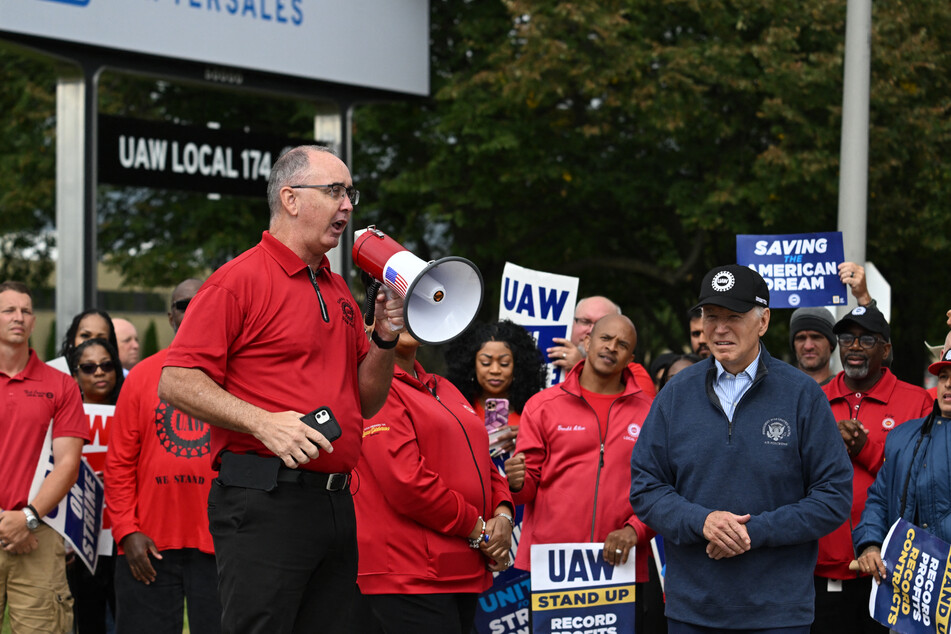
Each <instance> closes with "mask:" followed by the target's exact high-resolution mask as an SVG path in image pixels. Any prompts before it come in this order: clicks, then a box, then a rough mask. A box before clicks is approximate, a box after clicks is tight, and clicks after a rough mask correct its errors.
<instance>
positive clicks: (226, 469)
mask: <svg viewBox="0 0 951 634" xmlns="http://www.w3.org/2000/svg"><path fill="white" fill-rule="evenodd" d="M217 481H218V483H219V484H222V485H224V486H237V487H244V488H247V489H258V490H259V491H272V490H274V489H275V488H276V487H277V483H278V482H297V483H298V484H300V485H302V486H308V487H315V488H319V489H324V490H326V491H343V490H344V489H346V488H348V487H349V486H350V474H349V473H319V472H317V471H304V470H303V469H288V468H287V467H285V466H284V463H283V462H282V461H281V459H280V458H278V457H276V456H257V455H254V454H237V453H232V452H230V451H226V452H224V453H222V454H221V467H220V469H219V471H218V478H217Z"/></svg>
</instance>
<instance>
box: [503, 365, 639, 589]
mask: <svg viewBox="0 0 951 634" xmlns="http://www.w3.org/2000/svg"><path fill="white" fill-rule="evenodd" d="M584 364H585V361H581V362H580V363H578V364H577V365H576V366H575V367H574V368H573V369H572V370H571V372H569V373H568V376H567V377H566V378H565V381H564V382H563V383H561V384H559V385H555V386H553V387H550V388H548V389H547V390H542V391H541V392H539V393H538V394H536V395H535V396H533V397H532V398H530V399H529V400H528V403H526V404H525V408H524V409H523V410H522V425H521V427H520V428H519V433H518V439H517V440H516V444H515V451H516V453H524V454H525V484H524V485H523V486H522V489H521V490H520V491H518V492H517V493H515V494H514V495H513V499H514V500H515V503H516V504H524V505H525V514H524V516H523V519H522V535H521V539H520V540H519V543H518V553H517V554H516V556H515V566H516V567H517V568H521V569H523V570H530V569H531V548H532V544H557V543H563V542H601V543H604V540H605V538H607V536H608V533H610V532H611V531H615V530H618V529H619V528H623V527H624V526H625V525H630V526H632V527H633V528H634V530H635V531H636V532H637V547H636V548H635V559H636V567H637V580H638V581H647V564H648V561H649V560H650V553H651V548H650V540H651V538H652V537H653V536H654V535H655V533H654V531H652V530H651V529H650V528H648V527H647V525H646V524H644V523H643V522H641V521H640V520H639V519H637V517H636V516H635V515H634V514H633V512H632V511H631V505H630V502H628V498H629V497H630V493H631V452H632V451H633V450H634V443H635V442H637V437H638V436H639V435H640V432H641V426H642V425H643V424H644V419H645V418H646V417H647V412H648V411H649V410H650V406H651V399H650V398H649V397H648V396H647V395H646V394H644V392H643V391H642V390H641V388H640V387H639V386H638V385H637V381H636V380H635V379H634V376H633V375H632V374H631V371H630V370H629V369H628V368H625V369H624V373H623V375H622V377H623V379H624V391H623V392H621V393H620V394H618V396H617V399H616V400H615V401H614V404H613V405H611V410H610V412H609V414H608V420H607V421H599V420H598V417H597V415H596V414H595V411H594V409H592V407H591V406H590V405H588V403H587V402H586V401H585V400H584V398H583V397H582V394H581V379H580V377H581V369H582V368H583V367H584ZM602 446H603V458H604V460H603V464H602V462H601V457H602Z"/></svg>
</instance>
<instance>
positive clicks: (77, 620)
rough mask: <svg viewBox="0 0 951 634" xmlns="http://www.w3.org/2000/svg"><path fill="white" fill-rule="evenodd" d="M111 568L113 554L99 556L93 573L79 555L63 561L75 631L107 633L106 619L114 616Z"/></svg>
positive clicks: (113, 564) (114, 596) (81, 632)
mask: <svg viewBox="0 0 951 634" xmlns="http://www.w3.org/2000/svg"><path fill="white" fill-rule="evenodd" d="M113 552H115V551H113ZM114 570H115V557H112V556H107V555H100V556H99V563H97V564H96V573H95V574H92V573H90V572H89V570H88V569H87V568H86V566H85V565H84V564H83V562H82V561H80V559H79V557H76V556H74V557H72V559H71V560H70V561H69V563H67V564H66V581H67V582H69V591H70V592H72V593H73V599H74V603H73V622H74V625H75V629H76V633H77V634H106V631H107V629H108V622H109V621H111V620H112V619H113V616H114V615H115V607H116V593H115V588H114V586H113V571H114ZM107 613H108V615H107Z"/></svg>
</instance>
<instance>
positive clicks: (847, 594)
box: [812, 305, 934, 634]
mask: <svg viewBox="0 0 951 634" xmlns="http://www.w3.org/2000/svg"><path fill="white" fill-rule="evenodd" d="M832 331H833V333H835V335H836V337H837V340H838V343H839V358H840V359H841V360H842V367H843V368H844V369H843V371H842V372H839V373H838V374H837V375H836V376H835V378H834V379H833V380H832V381H831V382H830V383H828V384H826V385H825V386H824V387H823V388H822V389H823V391H825V393H826V396H827V397H828V398H829V403H830V405H831V407H832V413H833V414H834V415H835V419H836V420H837V421H838V426H839V432H840V434H841V438H842V440H843V441H844V444H845V447H846V449H847V450H848V452H849V458H851V460H852V467H853V469H854V476H853V478H852V512H851V517H850V520H849V521H848V522H846V523H844V524H843V525H842V526H840V527H838V529H837V530H835V531H834V532H833V533H831V534H829V535H827V536H825V537H823V538H822V539H820V540H819V561H818V564H817V565H816V579H815V583H816V623H815V625H814V626H813V629H812V631H813V632H815V633H821V632H829V633H833V632H834V633H835V634H841V633H843V632H845V633H847V632H884V631H886V628H883V627H882V626H881V625H879V624H878V623H876V622H875V621H874V620H872V618H871V617H870V616H869V615H868V596H869V592H870V590H871V584H869V581H868V579H867V578H861V577H860V576H858V575H856V574H855V573H853V572H850V571H849V563H851V561H852V560H853V559H855V557H856V553H855V551H854V550H853V547H852V529H853V528H854V527H855V526H857V525H858V523H859V520H860V519H861V517H862V510H863V509H864V508H865V499H866V496H867V493H868V488H869V486H871V484H872V482H873V481H874V480H875V474H877V473H878V470H879V469H880V468H881V466H882V460H883V458H884V455H885V438H886V436H887V435H888V433H889V431H890V430H892V429H894V428H895V426H896V425H899V424H900V423H903V422H905V421H906V420H910V419H913V418H919V417H921V416H926V415H927V414H928V412H930V411H931V407H932V404H933V403H934V400H933V399H932V398H931V397H930V396H929V395H928V393H927V392H926V391H925V390H924V389H922V388H920V387H918V386H915V385H911V384H910V383H905V382H904V381H899V380H898V379H897V378H896V377H895V375H894V374H892V372H891V371H890V370H889V369H888V368H886V367H884V365H883V364H884V361H885V358H886V357H887V356H888V354H889V352H891V347H892V346H891V343H890V338H891V329H890V328H889V326H888V322H887V321H886V320H885V316H884V315H883V314H882V312H881V311H880V310H878V308H877V307H876V306H874V305H870V306H859V307H857V308H855V309H854V310H852V311H851V312H850V313H848V314H847V315H846V316H845V317H843V318H842V319H840V320H839V321H838V322H837V323H836V324H835V326H834V327H833V329H832Z"/></svg>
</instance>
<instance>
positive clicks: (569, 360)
mask: <svg viewBox="0 0 951 634" xmlns="http://www.w3.org/2000/svg"><path fill="white" fill-rule="evenodd" d="M620 314H621V307H620V306H618V305H617V304H615V303H614V302H612V301H611V300H610V299H608V298H607V297H602V296H601V295H594V296H592V297H585V298H584V299H581V300H578V303H577V304H575V316H574V322H573V323H572V326H571V339H562V338H560V337H555V338H554V340H553V341H554V342H555V343H556V344H557V345H555V346H552V347H551V348H548V349H547V350H546V352H547V353H548V358H549V359H550V362H551V364H552V365H556V366H558V367H560V368H562V369H564V371H565V373H566V374H567V373H568V371H569V370H571V368H573V367H575V365H577V364H578V362H579V361H581V360H582V359H584V357H585V354H586V353H585V339H586V338H587V337H588V335H589V334H591V330H592V329H593V328H594V325H595V324H596V323H597V322H598V320H600V319H601V318H602V317H606V316H607V315H620ZM632 325H633V324H632ZM634 337H635V339H636V338H637V331H636V329H635V332H634ZM632 352H633V351H632ZM628 365H629V367H630V370H631V373H632V374H633V375H634V379H635V380H636V381H637V384H638V385H639V386H640V387H641V389H642V390H644V393H645V394H647V395H648V396H650V397H651V398H653V397H654V396H655V395H656V394H657V389H656V388H655V387H654V380H653V379H652V378H651V376H650V374H648V372H647V370H645V369H644V366H642V365H641V364H640V363H636V362H635V361H634V356H633V354H632V356H631V362H630V363H629V364H628Z"/></svg>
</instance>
